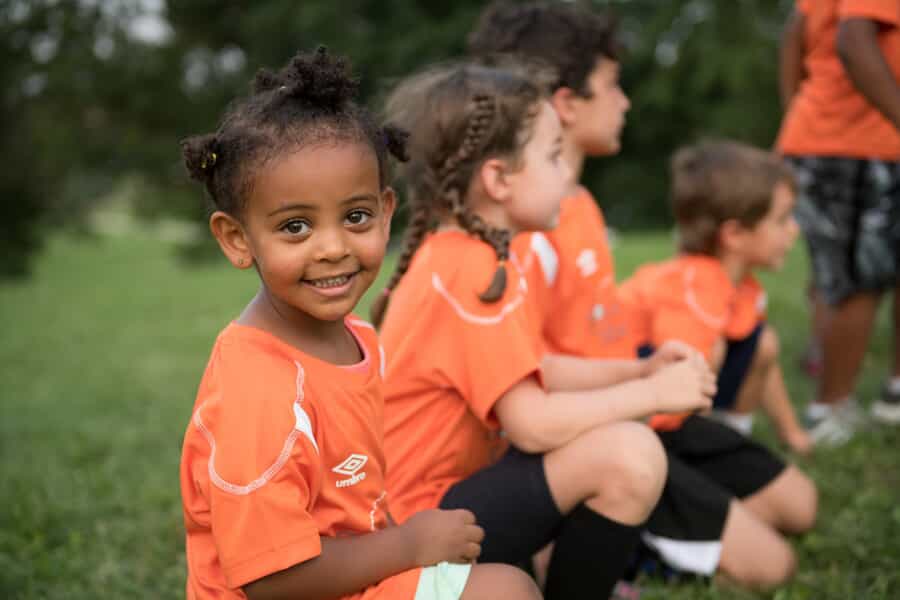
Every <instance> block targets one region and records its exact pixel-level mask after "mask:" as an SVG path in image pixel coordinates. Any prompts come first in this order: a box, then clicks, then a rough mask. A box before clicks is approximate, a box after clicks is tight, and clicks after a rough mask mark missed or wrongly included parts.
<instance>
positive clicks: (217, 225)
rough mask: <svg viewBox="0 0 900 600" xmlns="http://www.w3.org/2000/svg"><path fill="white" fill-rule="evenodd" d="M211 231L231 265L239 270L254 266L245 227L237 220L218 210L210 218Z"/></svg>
mask: <svg viewBox="0 0 900 600" xmlns="http://www.w3.org/2000/svg"><path fill="white" fill-rule="evenodd" d="M209 230H210V231H212V234H213V237H215V238H216V241H217V242H219V248H221V249H222V253H223V254H224V255H225V258H227V259H228V260H229V262H231V264H233V265H234V266H235V267H237V268H238V269H248V268H250V267H251V266H252V265H253V251H252V249H251V248H250V243H249V241H248V240H247V235H246V234H245V233H244V227H243V226H242V225H241V224H240V222H239V221H238V220H237V219H235V218H234V217H233V216H231V215H229V214H228V213H226V212H223V211H221V210H217V211H216V212H214V213H213V214H212V216H210V217H209Z"/></svg>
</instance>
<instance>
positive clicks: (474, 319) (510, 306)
mask: <svg viewBox="0 0 900 600" xmlns="http://www.w3.org/2000/svg"><path fill="white" fill-rule="evenodd" d="M517 270H518V269H517ZM431 285H432V286H434V289H435V290H437V293H438V294H440V295H441V296H443V297H444V299H445V300H447V302H448V303H449V304H450V306H451V307H452V308H453V310H454V311H456V314H457V315H459V317H460V318H461V319H463V320H464V321H468V322H469V323H474V324H475V325H496V324H497V323H500V322H501V321H502V320H503V319H504V318H505V317H506V315H508V314H509V313H511V312H513V311H514V310H516V309H517V308H518V307H519V305H521V304H522V302H523V301H524V299H525V291H526V290H527V287H526V286H527V284H526V283H525V278H524V277H522V276H521V273H520V274H519V289H518V291H517V293H516V297H515V298H513V299H512V300H510V301H509V302H507V303H506V304H504V305H503V306H501V307H500V310H499V311H498V312H497V314H495V315H493V316H490V317H481V316H478V315H473V314H472V313H470V312H469V311H467V310H466V309H465V308H463V305H462V304H461V303H460V302H459V300H457V299H456V298H454V297H453V296H451V295H450V292H448V291H447V288H445V287H444V283H443V282H442V281H441V278H440V276H439V275H438V274H437V273H432V274H431Z"/></svg>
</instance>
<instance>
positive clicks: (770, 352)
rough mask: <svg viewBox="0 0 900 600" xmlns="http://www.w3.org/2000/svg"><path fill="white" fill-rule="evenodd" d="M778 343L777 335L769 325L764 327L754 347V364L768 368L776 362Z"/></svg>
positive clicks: (778, 349) (778, 350)
mask: <svg viewBox="0 0 900 600" xmlns="http://www.w3.org/2000/svg"><path fill="white" fill-rule="evenodd" d="M779 352H780V343H779V341H778V334H777V333H776V332H775V330H774V329H773V328H772V326H770V325H766V326H765V327H764V328H763V330H762V332H761V333H760V335H759V343H758V344H757V347H756V355H755V356H754V362H756V363H757V364H759V365H760V366H769V365H772V364H774V363H775V362H776V361H777V360H778V353H779Z"/></svg>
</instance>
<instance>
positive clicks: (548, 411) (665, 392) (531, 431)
mask: <svg viewBox="0 0 900 600" xmlns="http://www.w3.org/2000/svg"><path fill="white" fill-rule="evenodd" d="M715 389H716V384H715V376H714V375H713V374H712V372H711V371H710V370H709V367H708V366H707V365H706V363H705V361H703V360H702V359H697V358H691V359H687V360H681V361H679V362H677V363H674V364H671V365H668V366H666V367H664V368H662V369H660V370H659V371H657V372H656V373H654V374H653V375H651V376H649V377H646V378H642V379H635V380H633V381H629V382H627V383H622V384H619V385H615V386H611V387H607V388H604V389H594V390H582V391H571V392H545V391H544V390H543V389H542V388H541V387H540V385H538V382H537V380H536V378H535V377H533V376H532V377H528V378H526V379H524V380H522V381H520V382H519V383H517V384H516V385H514V386H513V387H512V388H510V389H509V391H507V392H506V393H505V394H503V396H501V397H500V399H499V400H497V402H496V404H495V405H494V414H495V415H496V416H497V419H498V420H499V421H500V425H501V427H502V429H503V430H504V431H505V432H506V435H507V437H508V438H509V440H510V441H511V442H512V443H513V444H514V445H515V446H516V447H518V448H519V449H520V450H522V451H524V452H531V453H542V452H548V451H550V450H553V449H556V448H559V447H560V446H563V445H564V444H567V443H568V442H570V441H571V440H573V439H575V438H576V437H578V436H579V435H581V434H582V433H585V432H586V431H589V430H591V429H594V428H595V427H598V426H600V425H604V424H607V423H615V422H618V421H626V420H633V419H640V418H643V417H647V416H650V415H652V414H655V413H658V412H687V411H693V410H698V409H707V408H709V407H710V406H711V404H712V402H711V400H710V398H711V397H712V395H713V394H715Z"/></svg>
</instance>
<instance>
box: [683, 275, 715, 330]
mask: <svg viewBox="0 0 900 600" xmlns="http://www.w3.org/2000/svg"><path fill="white" fill-rule="evenodd" d="M695 275H696V273H695V268H694V267H689V268H688V269H686V270H685V272H684V289H685V293H684V299H685V301H686V302H687V305H688V307H689V308H690V309H691V310H692V311H694V315H695V316H696V317H697V318H698V319H700V320H701V321H703V322H704V323H705V324H706V325H708V326H710V327H713V328H715V329H722V328H723V327H725V317H717V316H715V315H711V314H709V313H708V312H706V311H705V310H703V308H702V307H701V306H700V302H698V301H697V295H696V294H695V293H694V288H693V287H691V286H692V285H693V283H694V276H695Z"/></svg>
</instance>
